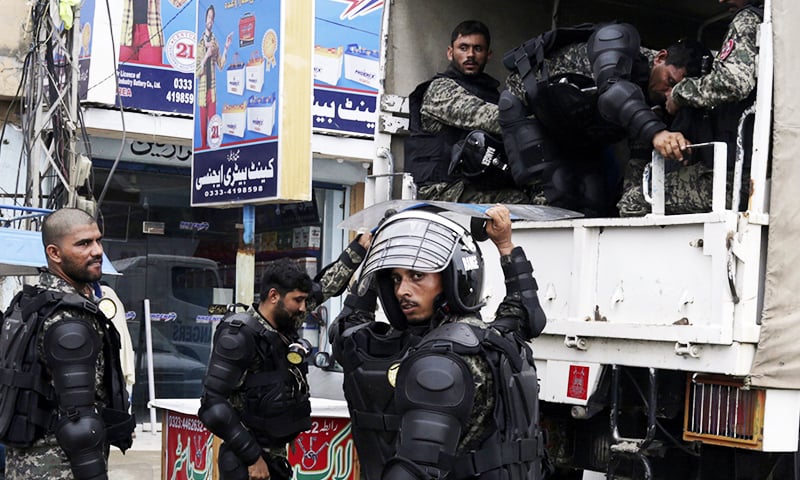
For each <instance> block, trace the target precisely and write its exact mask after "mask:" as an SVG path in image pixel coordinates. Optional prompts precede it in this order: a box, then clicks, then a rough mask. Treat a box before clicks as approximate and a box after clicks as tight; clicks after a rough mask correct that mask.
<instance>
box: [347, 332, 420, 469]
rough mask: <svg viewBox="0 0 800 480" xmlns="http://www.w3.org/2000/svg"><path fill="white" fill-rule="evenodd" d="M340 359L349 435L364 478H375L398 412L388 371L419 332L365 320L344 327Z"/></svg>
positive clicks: (388, 453) (389, 452) (390, 445)
mask: <svg viewBox="0 0 800 480" xmlns="http://www.w3.org/2000/svg"><path fill="white" fill-rule="evenodd" d="M345 336H346V337H349V338H348V339H347V341H345V342H344V345H345V347H344V351H343V352H342V355H341V358H340V359H339V360H340V363H342V367H343V368H344V371H345V372H346V373H345V376H344V396H345V398H346V399H347V406H348V409H349V410H350V418H351V421H352V423H353V441H354V442H355V445H356V450H357V451H358V454H359V455H358V458H359V463H360V464H361V468H362V470H363V472H364V474H365V476H366V478H367V480H377V479H380V478H381V470H382V469H383V465H384V464H385V463H386V461H387V460H388V459H389V458H391V457H392V456H393V455H394V453H395V437H396V436H397V431H398V427H399V425H400V418H399V416H398V415H397V412H396V409H395V404H394V375H396V373H397V367H398V366H399V362H400V359H402V358H403V356H405V353H406V352H407V351H408V349H409V348H410V347H413V346H414V345H415V344H416V343H417V342H418V341H419V337H417V336H416V335H413V334H411V333H409V332H408V331H400V330H395V329H390V328H389V325H388V324H386V323H379V322H371V323H367V324H363V325H359V326H358V327H355V328H353V329H351V330H350V331H348V332H346V333H345Z"/></svg>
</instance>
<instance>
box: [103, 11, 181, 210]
mask: <svg viewBox="0 0 800 480" xmlns="http://www.w3.org/2000/svg"><path fill="white" fill-rule="evenodd" d="M184 8H185V7H184ZM106 14H107V15H108V25H109V28H111V7H110V5H109V3H108V0H106ZM114 52H116V46H115V45H114V34H113V32H112V34H111V55H114ZM112 63H113V62H112ZM113 77H114V86H115V87H116V90H115V91H116V92H117V98H118V99H119V117H120V121H121V122H122V138H121V139H120V141H119V151H118V152H117V156H116V158H114V163H113V164H112V165H111V170H109V171H108V177H107V178H106V183H105V185H103V190H101V191H100V196H99V197H97V209H96V210H97V212H98V214H99V212H100V208H101V206H102V205H103V200H105V198H106V192H108V187H109V185H111V179H112V178H113V177H114V172H115V171H116V170H117V165H118V164H119V160H120V158H122V151H123V149H124V148H125V140H126V136H127V133H128V131H127V130H128V129H127V128H126V127H125V110H124V108H123V106H122V96H121V95H119V76H118V75H117V73H116V69H114V75H113Z"/></svg>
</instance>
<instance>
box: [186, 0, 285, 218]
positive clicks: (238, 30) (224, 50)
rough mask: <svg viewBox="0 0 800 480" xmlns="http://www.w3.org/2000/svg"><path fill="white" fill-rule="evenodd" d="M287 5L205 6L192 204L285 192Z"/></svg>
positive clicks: (265, 1)
mask: <svg viewBox="0 0 800 480" xmlns="http://www.w3.org/2000/svg"><path fill="white" fill-rule="evenodd" d="M281 15H282V9H281V2H280V0H254V1H239V0H228V1H224V0H219V1H215V0H211V1H208V0H198V4H197V35H198V42H197V50H196V63H195V77H194V78H195V95H196V102H195V108H194V144H193V145H194V160H193V164H192V205H220V204H223V205H224V204H233V203H246V202H253V201H257V200H259V199H263V198H267V197H274V196H275V195H276V194H277V190H278V178H279V177H278V161H277V158H278V147H279V145H278V138H279V131H278V130H279V129H278V124H279V122H278V120H279V114H278V112H279V108H278V107H279V105H278V92H279V91H280V90H279V87H280V85H279V84H280V74H281V59H280V58H279V54H280V51H281V50H280V47H281V46H280V44H279V42H280V40H281V38H282V37H281V25H282V18H281Z"/></svg>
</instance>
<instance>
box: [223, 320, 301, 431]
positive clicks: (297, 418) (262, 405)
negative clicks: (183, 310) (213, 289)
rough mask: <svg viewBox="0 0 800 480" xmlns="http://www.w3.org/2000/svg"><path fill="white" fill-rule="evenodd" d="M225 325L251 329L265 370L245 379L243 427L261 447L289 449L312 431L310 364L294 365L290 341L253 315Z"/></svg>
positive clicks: (252, 373) (230, 321)
mask: <svg viewBox="0 0 800 480" xmlns="http://www.w3.org/2000/svg"><path fill="white" fill-rule="evenodd" d="M223 325H224V328H247V329H248V330H250V331H251V333H253V334H254V336H255V338H256V349H257V354H258V355H259V357H260V358H261V361H262V368H261V371H260V372H255V373H254V372H248V374H247V375H246V376H245V379H244V385H243V387H242V390H243V396H242V399H243V407H242V423H243V424H244V425H245V426H246V427H247V428H249V429H251V430H252V431H253V434H254V435H255V437H256V440H257V441H258V443H259V444H261V445H285V444H286V443H289V442H291V441H292V440H294V439H295V438H296V437H297V435H299V434H300V432H303V431H305V430H308V429H309V428H311V400H310V394H309V389H308V381H307V376H308V364H307V363H305V362H303V363H301V364H300V365H292V364H290V363H289V361H288V360H287V359H286V354H287V353H288V351H289V349H288V343H287V341H286V340H284V338H282V336H281V335H280V334H279V333H278V332H274V331H271V330H267V329H266V328H264V326H263V325H261V324H260V323H259V322H258V320H257V319H256V318H254V317H253V316H251V315H249V314H246V313H241V314H236V315H234V316H232V317H231V318H230V319H229V320H227V321H226V322H225V323H224V324H222V325H220V327H223ZM287 340H293V339H292V338H288V337H287Z"/></svg>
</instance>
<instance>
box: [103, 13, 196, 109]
mask: <svg viewBox="0 0 800 480" xmlns="http://www.w3.org/2000/svg"><path fill="white" fill-rule="evenodd" d="M118 45H119V63H118V72H117V73H118V77H119V78H118V82H119V87H118V90H117V105H119V104H120V103H121V104H122V106H123V107H125V108H133V109H141V110H149V111H155V112H168V113H183V114H191V113H192V104H193V102H194V85H193V82H194V69H195V4H194V0H122V25H121V28H120V33H119V39H118Z"/></svg>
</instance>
